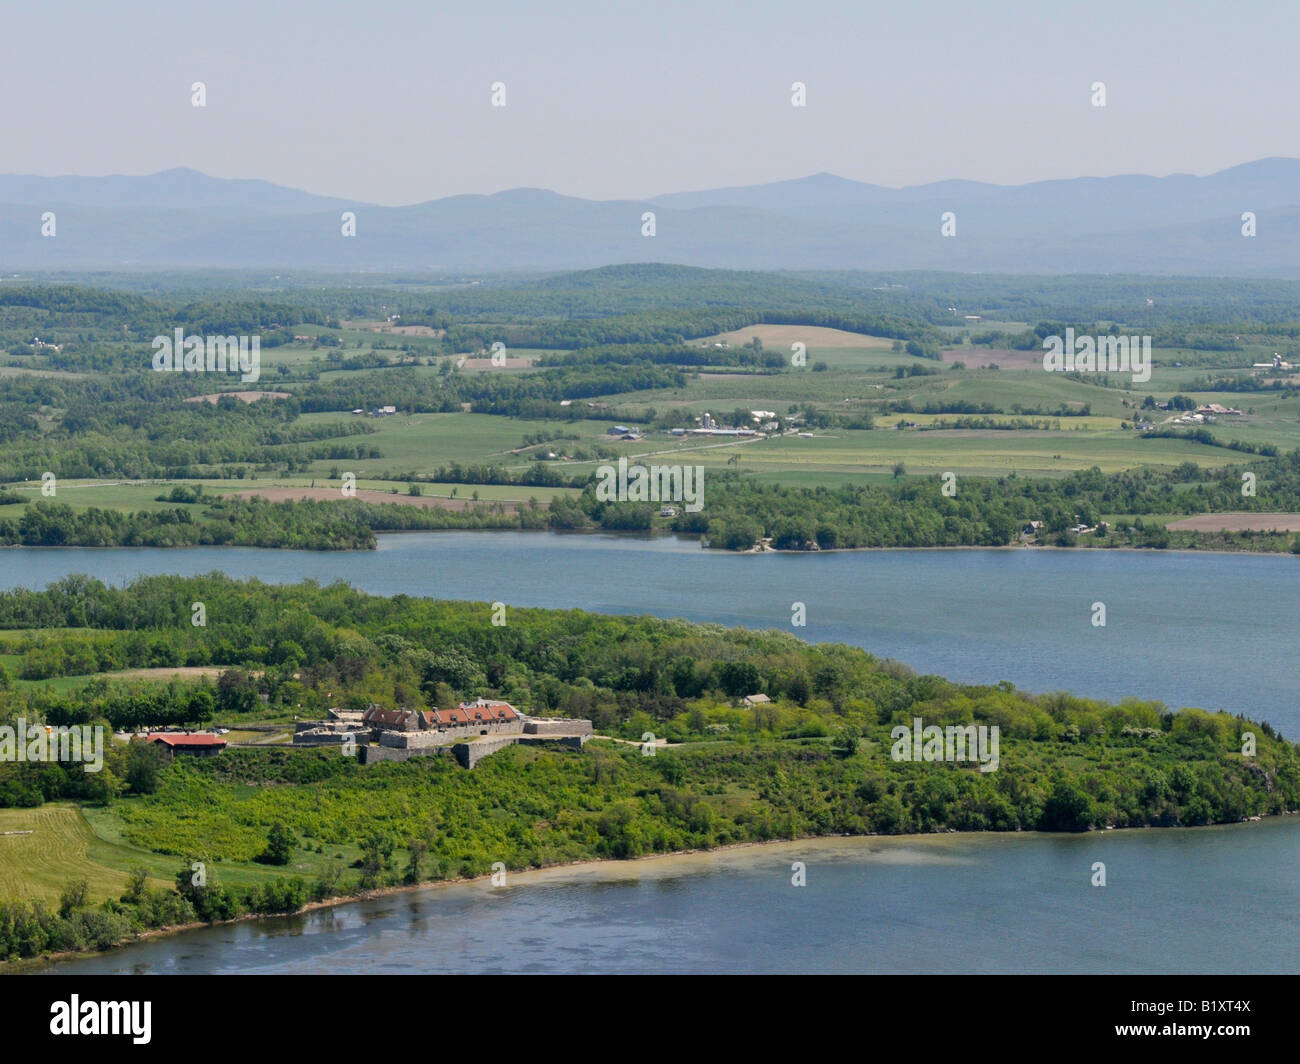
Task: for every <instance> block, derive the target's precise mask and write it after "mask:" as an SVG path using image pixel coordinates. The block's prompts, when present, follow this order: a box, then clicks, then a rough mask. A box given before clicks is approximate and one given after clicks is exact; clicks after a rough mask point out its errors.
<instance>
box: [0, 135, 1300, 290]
mask: <svg viewBox="0 0 1300 1064" xmlns="http://www.w3.org/2000/svg"><path fill="white" fill-rule="evenodd" d="M46 211H52V212H54V215H55V226H56V235H55V236H53V237H46V236H42V234H41V228H42V219H41V216H42V213H43V212H46ZM345 211H352V212H355V214H356V236H355V237H344V236H342V235H341V231H340V230H341V225H342V222H341V215H342V214H343V212H345ZM647 211H651V212H653V213H654V215H655V235H654V236H653V237H649V236H643V235H642V216H643V214H644V213H645V212H647ZM949 211H951V212H953V214H955V216H956V235H955V236H952V237H945V236H942V235H941V233H940V226H941V217H942V216H943V214H944V212H949ZM1246 211H1251V212H1254V215H1255V226H1256V232H1257V235H1256V236H1254V237H1245V236H1243V235H1242V224H1243V223H1242V219H1241V216H1242V214H1243V212H1246ZM628 262H672V263H681V264H685V265H692V266H708V267H725V268H732V269H748V270H759V269H762V270H797V269H875V270H880V269H890V270H892V269H935V270H958V271H969V272H999V273H1130V274H1131V273H1151V274H1183V275H1202V276H1257V277H1284V278H1296V277H1300V159H1280V158H1275V159H1260V160H1258V161H1256V162H1251V163H1246V164H1243V165H1241V166H1236V167H1233V168H1232V169H1229V170H1224V171H1222V172H1220V173H1217V174H1212V175H1210V176H1208V177H1193V176H1191V175H1188V174H1173V175H1171V176H1169V177H1144V176H1139V175H1132V176H1129V175H1124V176H1117V177H1104V178H1092V177H1080V178H1072V179H1069V180H1061V181H1040V182H1035V183H1033V184H1028V185H1016V186H1004V185H989V184H983V183H980V182H976V181H941V182H937V183H935V184H929V185H917V186H913V187H910V188H902V189H893V188H883V187H881V186H878V185H870V184H865V183H862V182H858V181H850V180H847V179H845V178H841V177H836V176H835V175H833V174H814V175H813V176H811V177H804V178H799V179H797V180H793V181H779V182H775V183H772V184H765V185H751V186H745V187H740V188H722V189H713V190H709V191H703V192H680V193H673V194H670V195H665V196H658V197H655V198H653V199H649V200H617V201H594V200H585V199H578V198H575V197H571V196H562V195H559V194H557V193H554V192H547V191H544V190H540V189H514V190H511V191H508V192H499V193H496V194H494V195H489V196H450V197H447V198H445V199H439V200H431V201H429V202H427V203H420V204H415V205H413V206H409V207H379V206H374V205H370V204H365V203H357V202H353V201H349V200H341V199H333V198H330V197H325V196H314V195H311V194H308V193H306V192H301V191H298V190H296V189H290V188H284V187H282V186H279V185H274V184H271V183H269V182H266V181H255V180H227V179H223V178H214V177H208V176H206V175H204V174H201V173H199V172H198V171H195V170H189V169H183V168H180V169H175V170H167V171H164V172H162V173H158V174H151V175H149V176H146V177H124V176H113V177H37V176H27V175H8V176H3V175H0V273H4V274H10V273H15V272H21V271H24V270H59V269H69V270H72V269H88V268H110V269H112V268H118V269H131V270H149V269H164V268H172V267H186V268H226V267H257V268H265V267H271V268H279V267H284V268H297V269H312V270H325V271H343V272H355V271H358V270H380V271H383V270H404V271H410V270H423V269H437V270H465V271H474V272H498V271H508V270H565V269H585V268H590V267H594V266H601V265H606V264H613V263H628Z"/></svg>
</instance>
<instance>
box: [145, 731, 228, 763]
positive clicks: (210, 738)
mask: <svg viewBox="0 0 1300 1064" xmlns="http://www.w3.org/2000/svg"><path fill="white" fill-rule="evenodd" d="M145 742H147V743H160V744H161V749H163V750H166V751H167V753H168V755H171V756H174V755H175V754H178V753H181V754H196V755H198V756H199V757H213V756H215V755H216V754H219V753H221V751H222V750H224V749H225V748H226V740H225V739H223V738H221V736H220V735H210V734H208V733H206V732H204V733H201V734H199V735H183V734H181V733H179V732H153V733H151V734H149V735H147V736H146V737H145Z"/></svg>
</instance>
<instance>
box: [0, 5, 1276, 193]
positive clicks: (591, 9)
mask: <svg viewBox="0 0 1300 1064" xmlns="http://www.w3.org/2000/svg"><path fill="white" fill-rule="evenodd" d="M1297 30H1300V6H1297V5H1295V4H1293V3H1292V2H1291V0H1256V2H1252V0H1243V2H1235V3H1230V4H1229V3H1220V2H1207V0H1123V2H1111V0H1094V2H1072V0H985V2H979V3H975V2H972V0H961V2H957V3H948V2H926V0H911V2H902V3H889V4H886V3H877V2H870V0H850V2H846V3H829V2H818V0H789V2H779V3H778V2H769V0H751V2H746V3H724V2H718V0H688V2H678V0H648V2H645V3H636V4H630V3H625V2H623V0H605V2H596V3H576V2H555V3H545V2H539V0H533V2H531V3H515V2H508V0H472V2H470V3H464V2H459V3H456V4H442V3H436V2H419V0H365V2H356V0H353V2H349V3H339V2H333V0H324V2H298V0H255V2H245V0H220V2H213V3H195V2H193V0H163V2H151V0H124V2H122V3H106V2H97V3H90V2H80V0H76V2H60V0H41V2H39V3H34V2H30V0H3V3H2V4H0V172H5V173H40V174H66V173H76V174H109V173H129V174H143V173H151V172H154V171H157V170H162V169H168V168H170V167H173V166H191V167H194V168H196V169H199V170H202V171H204V172H205V173H209V174H213V175H215V176H219V177H260V178H264V179H267V180H270V181H275V182H277V183H279V184H284V185H291V186H294V187H297V188H303V189H306V190H308V191H311V192H317V193H322V194H326V195H335V196H341V197H344V198H349V199H356V200H358V201H367V202H377V203H383V204H402V203H414V202H419V201H422V200H428V199H434V198H437V197H439V196H445V195H451V194H455V193H462V192H495V191H498V190H500V189H504V188H512V187H517V186H535V187H543V188H550V189H554V190H556V191H558V192H563V193H567V194H571V195H578V196H585V197H591V198H598V199H615V198H622V197H638V196H650V195H654V194H657V193H663V192H675V191H681V190H686V189H699V188H712V187H717V186H722V185H738V184H754V183H759V182H764V181H773V180H780V179H784V178H791V177H800V176H803V175H806V174H810V173H816V172H818V171H823V170H828V171H832V172H834V173H837V174H840V175H842V176H845V177H850V178H855V179H857V180H861V181H869V182H873V183H876V184H882V185H895V186H897V185H908V184H918V183H922V182H927V181H935V180H942V179H945V178H971V179H977V180H984V181H994V182H998V183H1004V184H1020V183H1023V182H1026V181H1034V180H1040V179H1045V178H1055V177H1076V176H1080V175H1084V174H1088V175H1108V174H1117V173H1151V174H1159V175H1163V174H1168V173H1173V172H1180V171H1181V172H1188V173H1196V174H1205V173H1211V172H1213V171H1215V170H1220V169H1224V168H1225V167H1228V166H1234V165H1236V164H1238V163H1242V162H1246V161H1249V160H1251V159H1256V158H1260V157H1264V156H1271V155H1288V156H1297V155H1300V106H1297V103H1298V101H1300V64H1297V62H1296V58H1295V44H1296V40H1297ZM194 81H204V82H206V85H207V93H208V105H207V107H206V108H202V109H200V108H195V107H192V106H191V104H190V85H191V83H192V82H194ZM496 81H501V82H504V83H505V85H506V106H505V107H504V108H493V107H492V106H491V100H490V86H491V85H492V83H493V82H496ZM793 81H802V82H804V83H806V85H807V101H808V102H807V107H806V108H802V109H799V108H795V107H792V106H791V103H790V95H791V94H790V87H791V83H792V82H793ZM1094 81H1103V82H1105V84H1106V92H1107V106H1106V107H1105V108H1095V107H1093V106H1092V105H1091V102H1090V86H1091V85H1092V83H1093V82H1094Z"/></svg>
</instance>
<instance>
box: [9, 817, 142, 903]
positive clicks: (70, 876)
mask: <svg viewBox="0 0 1300 1064" xmlns="http://www.w3.org/2000/svg"><path fill="white" fill-rule="evenodd" d="M6 831H30V832H31V834H30V835H4V834H0V898H7V899H12V898H40V899H43V900H44V901H46V902H48V903H50V904H51V905H57V904H58V901H59V894H60V893H61V892H62V891H63V889H64V888H65V887H67V885H68V884H69V883H72V882H75V881H76V880H79V879H84V880H86V882H87V883H88V884H89V885H90V900H91V901H92V902H94V903H97V902H100V901H102V900H103V899H105V898H110V897H111V898H117V897H121V895H122V892H123V891H125V890H126V883H127V873H126V872H125V871H123V870H122V869H119V868H110V867H108V866H106V865H104V864H101V863H100V862H99V861H98V860H96V859H95V858H94V857H92V856H91V850H92V848H94V849H99V848H101V847H103V846H104V845H106V844H104V843H103V842H102V841H101V840H99V839H98V838H96V836H95V833H94V832H93V831H92V830H91V828H90V825H89V824H88V823H86V820H85V818H84V817H83V816H82V815H81V813H80V811H79V810H78V809H77V808H76V807H75V806H72V805H67V804H63V803H46V804H45V805H43V806H41V807H40V808H39V809H0V832H6ZM117 848H120V847H117ZM121 857H122V860H123V863H124V864H125V863H126V861H127V858H128V857H129V855H128V854H122V855H121ZM137 863H139V862H137ZM152 885H153V886H156V887H160V886H164V885H165V883H164V882H163V881H161V880H160V881H158V882H156V883H153V884H152Z"/></svg>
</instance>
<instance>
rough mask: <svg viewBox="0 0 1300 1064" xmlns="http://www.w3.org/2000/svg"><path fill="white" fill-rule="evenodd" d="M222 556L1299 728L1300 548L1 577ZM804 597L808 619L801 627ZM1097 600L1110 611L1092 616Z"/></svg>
mask: <svg viewBox="0 0 1300 1064" xmlns="http://www.w3.org/2000/svg"><path fill="white" fill-rule="evenodd" d="M218 569H220V570H222V571H224V572H227V573H229V574H230V575H231V576H236V577H250V576H255V577H257V578H259V579H261V580H265V581H268V582H272V583H292V582H296V581H298V580H302V579H304V578H311V579H314V580H319V581H321V582H323V583H330V582H332V581H335V580H343V581H346V582H347V583H349V584H351V585H353V586H355V587H357V588H360V589H362V590H364V591H369V592H373V593H375V594H380V595H394V594H399V593H404V594H409V595H428V596H433V597H437V598H448V599H472V600H476V601H484V602H497V601H500V602H504V603H506V605H507V606H512V605H514V606H547V607H555V608H562V609H570V608H573V607H577V608H580V609H585V610H592V611H595V612H598V613H648V614H654V615H656V616H660V617H685V618H687V619H689V620H694V621H716V622H719V623H721V624H727V625H745V626H746V627H750V628H783V629H785V630H786V631H791V632H794V633H795V634H797V635H800V636H802V637H804V638H806V639H810V640H815V641H834V642H843V643H849V644H852V645H854V646H860V647H864V648H865V649H867V650H869V651H871V652H872V653H873V654H876V655H878V656H880V657H889V658H897V659H898V660H900V661H903V662H906V663H907V664H908V665H911V666H912V667H914V668H916V669H917V670H919V671H921V672H933V673H938V674H940V675H943V676H947V677H949V678H950V679H953V680H959V681H963V682H967V683H997V682H998V681H1000V680H1010V681H1011V682H1012V683H1014V684H1016V686H1018V687H1021V688H1023V689H1025V690H1029V691H1070V692H1072V693H1074V694H1079V695H1086V696H1090V697H1097V698H1107V699H1119V698H1124V697H1129V696H1131V697H1135V698H1143V699H1158V700H1160V701H1162V702H1166V703H1168V704H1169V705H1170V706H1173V707H1176V708H1177V707H1182V706H1199V707H1201V708H1203V709H1225V710H1228V711H1230V712H1233V713H1245V714H1247V715H1248V716H1251V717H1253V718H1255V719H1260V718H1262V719H1264V720H1267V721H1269V722H1270V723H1271V724H1273V725H1274V726H1275V727H1277V728H1279V729H1280V730H1281V731H1282V732H1283V734H1285V735H1287V736H1288V737H1290V738H1293V739H1294V738H1296V737H1297V736H1300V670H1298V669H1296V668H1295V663H1294V660H1293V658H1292V655H1293V654H1295V653H1296V650H1295V648H1296V647H1297V646H1300V610H1297V595H1296V591H1297V589H1298V588H1300V558H1295V557H1292V556H1290V555H1284V556H1270V555H1250V554H1197V553H1194V552H1159V551H1103V550H1077V551H1069V550H1050V549H1041V550H1035V549H1013V550H924V551H901V550H897V551H852V552H843V553H835V552H828V553H825V554H779V553H778V554H746V555H737V554H730V553H727V552H722V551H705V550H703V549H701V548H700V546H699V544H698V543H696V542H694V541H693V540H688V539H679V538H676V537H662V538H657V539H638V538H631V537H625V536H614V535H585V534H580V535H573V534H570V535H560V534H554V533H528V532H435V533H412V534H407V535H390V536H381V537H379V549H378V550H375V551H349V552H331V553H321V552H314V551H282V550H258V549H244V548H232V547H221V548H202V547H200V548H191V549H187V550H164V549H138V550H137V549H111V550H94V549H82V548H62V549H50V548H7V549H4V550H0V588H9V587H16V586H26V587H33V588H37V587H44V586H45V585H46V584H48V583H49V582H50V581H52V580H57V579H59V578H60V577H62V576H66V575H68V574H69V573H77V572H84V573H90V574H92V575H95V576H97V577H99V578H100V579H102V580H104V581H107V582H111V583H118V584H120V583H123V582H125V581H127V580H130V579H132V578H133V577H135V576H137V575H140V574H144V573H184V574H195V573H206V572H211V571H213V570H218ZM795 603H803V605H804V609H805V613H806V620H807V624H806V626H805V627H802V628H795V627H792V626H791V623H790V622H791V617H792V614H793V610H794V604H795ZM1094 603H1102V604H1104V606H1105V608H1106V618H1105V619H1106V624H1105V626H1104V627H1098V626H1095V625H1094V624H1093V617H1094Z"/></svg>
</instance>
